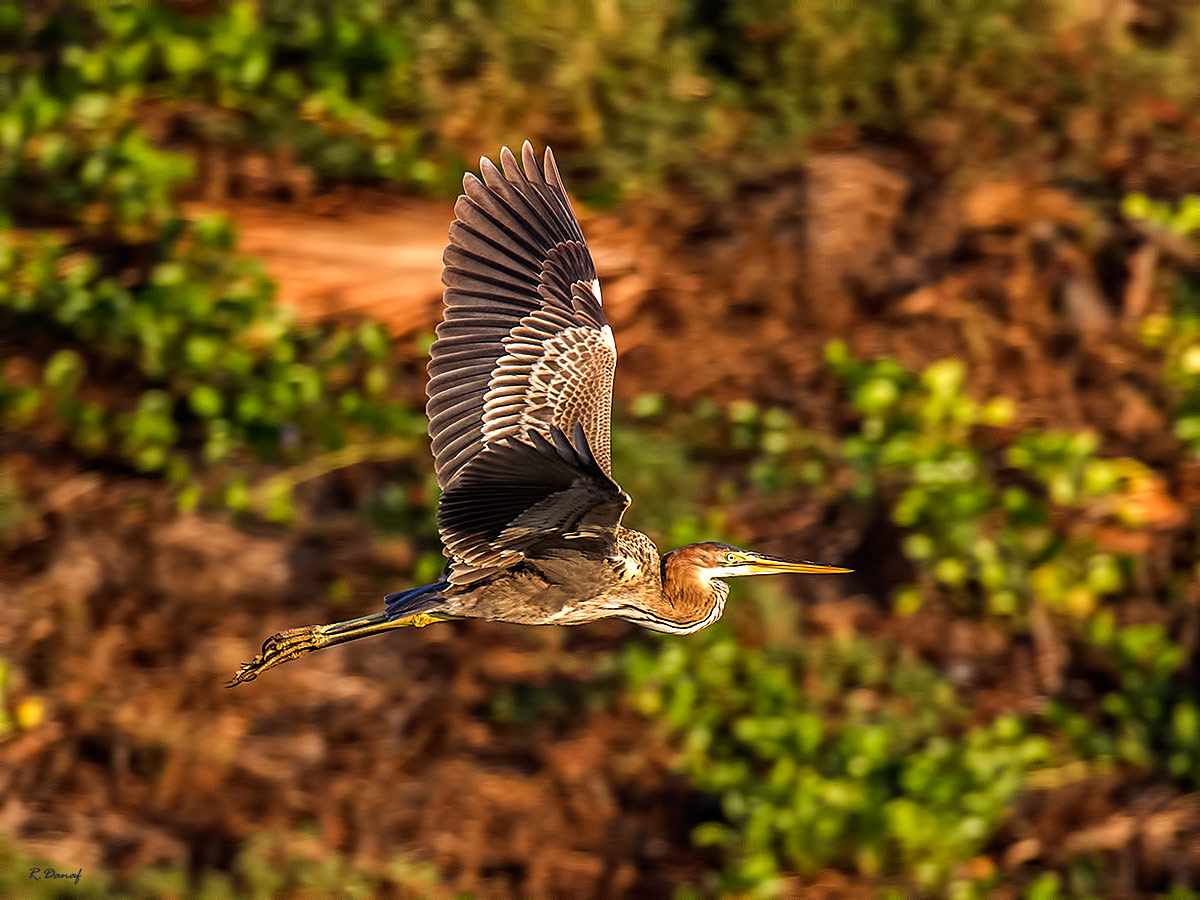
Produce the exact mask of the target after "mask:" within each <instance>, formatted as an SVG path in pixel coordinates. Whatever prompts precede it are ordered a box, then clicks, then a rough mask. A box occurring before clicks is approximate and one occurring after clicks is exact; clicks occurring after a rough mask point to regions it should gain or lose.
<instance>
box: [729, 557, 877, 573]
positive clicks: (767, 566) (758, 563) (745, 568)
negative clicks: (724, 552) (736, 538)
mask: <svg viewBox="0 0 1200 900" xmlns="http://www.w3.org/2000/svg"><path fill="white" fill-rule="evenodd" d="M732 568H734V569H737V570H738V571H734V572H730V574H731V575H783V574H785V573H789V572H790V573H792V574H796V575H846V574H848V573H850V572H853V571H854V570H853V569H847V568H844V567H843V566H825V565H822V564H821V563H815V562H809V561H808V560H805V559H781V558H780V557H777V556H760V555H758V554H755V555H754V556H753V557H752V558H750V559H747V560H746V561H745V562H743V563H737V564H735V565H734V566H733V567H732Z"/></svg>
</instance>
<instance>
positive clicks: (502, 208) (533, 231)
mask: <svg viewBox="0 0 1200 900" xmlns="http://www.w3.org/2000/svg"><path fill="white" fill-rule="evenodd" d="M522 159H523V162H524V171H522V168H521V166H519V165H518V164H517V161H516V159H515V158H514V157H513V155H512V153H511V152H509V150H508V148H507V147H505V148H504V149H503V150H502V151H501V152H500V161H501V165H502V167H503V171H501V170H500V169H497V168H496V167H495V166H494V165H493V164H492V163H491V161H490V160H487V159H483V160H481V162H480V169H481V173H482V175H483V180H482V181H480V179H478V178H476V177H475V176H474V175H470V174H468V175H467V176H465V178H464V179H463V191H464V193H463V195H462V196H461V197H459V198H458V202H457V203H456V204H455V207H454V212H455V221H454V223H453V224H452V225H451V226H450V243H449V245H448V246H447V247H446V252H445V254H444V256H443V262H444V263H445V268H444V270H443V275H442V281H443V283H444V284H445V286H446V290H445V303H446V309H445V315H444V319H443V321H442V323H441V325H439V326H438V329H437V334H438V338H437V341H435V342H434V345H433V348H432V350H431V353H430V361H429V384H428V388H427V391H428V394H429V404H428V407H427V412H428V414H429V436H430V440H431V447H432V450H433V457H434V469H435V470H436V472H437V478H438V485H439V487H440V488H441V490H442V496H441V500H440V502H439V504H438V529H439V531H440V533H441V537H442V543H443V546H444V549H445V551H446V556H447V558H448V560H449V562H448V564H447V566H446V570H445V571H444V572H443V574H442V578H441V580H439V581H437V582H435V583H434V584H429V585H425V586H423V587H419V588H414V589H412V590H409V591H403V592H400V593H397V594H390V595H388V596H387V597H386V598H385V600H386V602H387V607H386V609H385V610H384V611H382V612H377V613H373V614H371V615H368V616H364V617H362V618H359V619H352V620H350V621H348V622H335V623H333V624H330V625H314V626H309V627H307V628H297V629H292V630H291V631H285V632H283V633H281V634H277V635H274V636H272V637H270V638H268V639H267V641H266V642H265V643H264V644H263V648H262V652H261V653H259V655H258V656H257V657H255V659H254V660H253V661H252V662H250V663H248V664H246V665H245V666H242V668H241V669H239V670H238V672H237V674H236V675H234V677H233V679H232V680H231V682H230V683H231V684H240V683H242V682H245V681H252V680H253V679H255V678H256V677H258V675H259V674H261V673H262V672H263V671H265V670H266V669H269V668H272V667H273V666H276V665H279V664H280V663H284V662H287V661H288V660H291V659H295V658H296V657H297V656H300V655H302V654H304V653H308V652H310V651H312V650H317V649H320V648H322V647H328V646H332V645H334V644H340V643H344V642H346V641H350V640H356V639H358V638H360V637H366V636H367V635H370V634H377V633H379V632H381V631H387V630H390V629H393V628H400V627H404V626H411V625H416V626H423V625H428V624H430V623H433V622H438V621H444V620H447V619H458V618H469V619H488V620H491V621H501V622H515V623H520V624H528V625H578V624H582V623H584V622H591V621H595V620H596V619H602V618H610V617H615V618H620V619H625V620H628V621H630V622H636V623H637V624H639V625H642V626H643V627H645V628H650V629H653V630H655V631H665V632H671V633H675V634H687V633H690V632H693V631H697V630H699V629H700V628H703V627H705V626H706V625H709V624H711V623H712V622H715V621H716V620H717V619H718V618H719V617H720V615H721V612H722V611H723V610H724V608H725V598H726V596H727V594H728V592H729V587H728V585H727V584H726V583H725V582H724V581H723V580H721V579H722V578H727V577H733V576H737V575H761V574H769V573H772V572H801V573H812V574H818V573H834V572H847V571H849V570H848V569H842V568H838V567H834V566H823V565H818V564H816V563H810V562H805V561H802V560H790V559H782V558H779V557H772V556H766V555H764V554H761V553H755V552H753V551H747V550H739V549H738V548H736V547H730V546H728V545H727V544H717V543H703V544H692V545H690V546H687V547H683V548H681V549H679V550H676V551H674V552H672V553H668V554H667V555H666V556H664V557H661V558H660V557H659V554H658V550H657V548H656V547H655V546H654V542H653V541H651V540H650V538H648V537H647V536H646V535H644V534H641V533H640V532H637V531H633V530H631V529H628V528H625V527H624V526H622V525H621V517H622V516H623V515H624V512H625V509H626V507H628V505H629V495H628V494H626V493H625V492H624V491H623V490H621V488H620V486H619V485H618V484H617V483H616V481H614V480H613V476H612V465H611V461H610V452H609V422H610V409H611V405H612V384H613V373H614V372H615V370H616V363H617V349H616V343H615V342H614V340H613V334H612V329H611V328H610V327H609V325H608V322H607V320H606V319H605V317H604V309H603V304H602V300H601V294H600V284H599V281H598V280H597V278H596V270H595V267H594V266H593V264H592V258H591V255H590V254H589V253H588V249H587V242H586V241H585V240H584V237H583V233H582V231H580V228H579V223H578V221H577V220H576V219H575V215H574V213H573V212H572V211H571V204H570V201H569V200H568V199H567V193H566V191H565V190H564V189H563V185H562V180H561V178H560V177H559V174H558V168H557V167H556V166H555V163H554V155H553V154H552V153H551V152H550V149H549V148H547V149H546V155H545V161H544V165H543V166H542V167H539V166H538V163H537V159H536V157H535V156H534V153H533V148H532V147H531V146H530V145H529V143H528V142H526V144H525V145H524V147H523V148H522Z"/></svg>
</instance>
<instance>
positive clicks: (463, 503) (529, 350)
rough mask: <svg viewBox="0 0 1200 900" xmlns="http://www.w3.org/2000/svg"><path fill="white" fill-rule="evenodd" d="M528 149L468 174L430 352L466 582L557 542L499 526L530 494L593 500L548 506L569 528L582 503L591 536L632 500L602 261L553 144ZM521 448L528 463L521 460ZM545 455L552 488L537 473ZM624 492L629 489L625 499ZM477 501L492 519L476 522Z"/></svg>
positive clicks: (455, 576)
mask: <svg viewBox="0 0 1200 900" xmlns="http://www.w3.org/2000/svg"><path fill="white" fill-rule="evenodd" d="M522 160H523V163H524V171H522V169H521V167H520V166H518V164H517V161H516V158H515V157H514V156H513V155H512V153H511V152H510V151H509V150H508V148H504V150H502V151H501V154H500V161H501V165H502V167H503V172H501V170H500V169H497V168H496V167H495V166H494V165H493V164H492V163H491V162H490V161H489V160H487V159H484V160H482V161H481V163H480V168H481V172H482V175H483V180H482V181H480V180H479V179H478V178H475V177H474V176H473V175H467V176H466V177H465V178H464V179H463V190H464V194H463V195H462V196H461V197H459V199H458V202H457V204H456V205H455V208H454V211H455V217H456V218H455V222H454V223H453V224H452V225H451V227H450V243H449V245H448V246H447V248H446V251H445V254H444V256H443V261H444V263H445V268H444V270H443V274H442V281H443V283H444V284H445V286H446V290H445V303H446V310H445V315H444V319H443V321H442V323H441V325H439V326H438V331H437V333H438V339H437V341H436V342H435V343H434V345H433V348H432V350H431V354H430V355H431V358H430V362H429V376H430V378H429V386H428V393H429V404H428V408H427V409H428V414H429V434H430V438H431V440H432V446H433V453H434V466H435V469H436V471H437V477H438V484H439V485H440V486H441V488H442V491H443V502H442V504H441V506H440V507H439V525H440V528H441V532H442V539H443V542H444V543H445V546H446V550H447V553H448V555H450V556H451V570H452V573H451V577H452V580H455V581H458V582H462V581H470V580H476V579H477V578H479V577H483V576H484V575H485V574H489V573H491V572H494V571H496V570H497V568H498V567H499V568H504V567H506V566H508V565H511V564H513V563H514V562H515V561H517V560H518V559H520V558H521V556H522V555H523V554H525V553H527V552H530V548H533V547H538V546H543V545H545V543H546V542H545V540H542V539H540V538H539V539H537V540H533V539H531V540H526V541H525V542H524V544H523V545H522V546H520V547H519V546H517V545H518V544H520V543H521V542H514V541H513V540H511V536H512V532H509V533H508V537H509V539H508V540H502V537H501V536H502V534H503V533H504V529H503V528H500V529H499V530H497V528H496V525H497V522H496V518H497V516H499V515H502V514H503V515H510V514H511V515H512V516H513V519H514V520H516V519H519V518H520V517H521V516H522V515H524V514H525V513H526V512H528V510H524V509H522V508H520V501H519V498H520V497H522V496H524V497H526V498H527V499H528V500H529V501H530V502H531V503H535V504H536V503H544V502H546V501H547V500H548V498H549V497H550V496H551V495H557V496H558V500H557V501H556V502H559V503H562V502H565V501H566V500H568V499H569V500H570V502H571V503H586V502H591V501H594V502H595V503H596V504H597V506H598V508H600V509H601V510H602V511H601V512H599V513H597V516H598V518H597V516H593V517H591V518H589V517H588V515H587V511H586V510H585V511H583V512H579V511H577V512H576V513H572V514H571V515H565V517H564V518H562V521H558V520H556V519H555V517H554V516H550V517H542V518H540V519H537V521H538V527H539V528H540V529H542V531H543V532H545V533H546V534H549V533H550V531H551V530H552V529H553V528H561V529H568V531H564V532H563V533H564V534H566V533H573V532H570V531H569V529H570V528H571V527H572V526H570V524H569V522H570V520H571V519H572V517H573V516H581V517H583V518H585V519H587V521H588V523H589V526H588V527H589V531H588V534H589V535H590V537H589V540H590V541H592V543H593V544H594V543H595V540H596V535H598V534H602V533H603V532H604V528H605V527H608V528H609V530H611V529H615V528H616V526H617V524H618V523H619V521H620V515H621V512H622V511H623V510H624V505H625V503H627V502H628V498H627V497H626V496H625V495H624V492H623V491H621V490H620V488H619V487H617V486H616V484H615V482H613V481H612V473H611V461H610V450H609V429H610V415H611V413H610V409H611V405H612V382H613V373H614V371H615V369H616V361H617V352H616V344H615V343H614V341H613V337H612V329H611V328H609V326H608V323H607V321H606V320H605V317H604V311H603V307H602V305H601V296H600V286H599V282H598V281H597V279H596V270H595V267H594V265H593V264H592V259H591V256H590V254H589V253H588V249H587V244H586V242H585V241H584V238H583V233H582V231H581V230H580V228H579V223H578V222H577V221H576V219H575V215H574V213H573V212H572V211H571V206H570V202H569V201H568V199H567V195H566V191H565V190H564V189H563V185H562V179H561V178H560V176H559V174H558V169H557V166H556V165H555V163H554V156H553V154H552V153H551V152H550V150H549V148H547V150H546V155H545V161H544V166H543V167H539V166H538V163H537V159H536V157H535V156H534V153H533V148H532V147H531V146H530V145H529V143H528V142H527V143H526V144H525V145H524V147H523V148H522ZM568 435H572V436H573V440H569V439H568V438H567V436H568ZM522 447H524V448H533V451H535V452H533V453H532V454H531V452H530V451H528V450H525V449H521V448H522ZM514 448H516V449H514ZM548 448H553V453H552V452H551V450H550V449H548ZM565 448H571V449H570V451H569V452H568V450H567V449H565ZM514 454H516V455H518V456H521V457H522V459H521V462H522V465H520V466H515V465H514V464H513V455H514ZM551 456H553V457H554V459H555V460H557V462H556V463H550V462H549V460H550V458H551ZM539 458H540V463H539V462H538V460H539ZM501 459H503V460H504V461H506V464H505V465H501V464H500V461H501ZM539 464H540V465H542V467H543V469H542V470H543V471H544V472H545V473H546V476H547V478H548V479H549V482H550V483H551V485H552V486H553V488H554V490H552V491H548V492H546V491H541V488H539V487H538V486H537V485H535V484H532V483H530V482H529V479H530V478H531V477H533V475H534V474H535V473H536V472H537V470H538V468H537V467H538V465H539ZM572 465H574V466H576V467H577V468H578V469H579V471H578V473H577V474H578V476H579V478H581V479H582V481H581V482H580V484H578V485H575V487H574V488H571V487H570V486H569V485H567V484H566V482H564V480H563V479H564V478H565V474H564V470H563V469H562V467H563V466H568V467H569V466H572ZM468 473H469V477H468ZM518 476H519V477H520V478H522V479H525V481H524V482H523V484H522V489H523V491H524V493H522V491H514V490H512V489H511V487H512V486H511V485H509V486H508V487H505V486H504V484H503V482H504V479H506V478H507V479H512V478H514V477H518ZM597 485H598V486H599V487H597ZM543 487H544V486H543ZM571 490H574V491H575V493H570V491H571ZM539 491H541V493H539ZM497 492H499V493H497ZM614 492H615V493H614ZM543 494H544V495H543ZM500 495H503V502H500V501H499V500H498V499H497V498H498V497H499V496H500ZM616 496H620V497H624V498H625V499H624V501H623V502H621V503H614V502H613V498H614V497H616ZM472 497H474V498H475V499H474V501H472V500H471V498H472ZM535 497H536V498H537V499H534V498H535ZM448 498H449V500H450V502H449V503H448ZM589 498H590V499H589ZM489 503H490V504H492V505H491V506H490V507H488V506H487V504H489ZM514 504H516V505H514ZM618 506H619V507H620V509H619V510H618V509H617V507H618ZM448 509H452V513H451V512H448V511H447V510H448ZM472 510H473V511H474V513H472ZM501 510H503V513H502V512H501ZM473 514H474V515H475V517H476V518H475V521H476V522H477V523H479V522H485V523H487V524H486V525H479V526H478V527H474V528H473V526H472V525H471V522H472V515H473ZM535 518H536V517H535ZM609 520H611V523H610V524H605V523H609ZM522 521H526V522H528V517H527V518H526V519H525V520H522ZM602 526H603V527H602ZM521 527H522V528H528V525H527V524H526V525H522V526H521ZM472 529H473V530H472ZM497 542H499V543H497ZM500 544H503V546H502V547H501V546H500ZM497 548H499V549H497ZM501 550H502V551H503V553H501V552H500V551H501Z"/></svg>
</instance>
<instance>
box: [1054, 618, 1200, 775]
mask: <svg viewBox="0 0 1200 900" xmlns="http://www.w3.org/2000/svg"><path fill="white" fill-rule="evenodd" d="M1086 638H1087V641H1088V644H1089V645H1090V647H1091V648H1093V652H1096V653H1097V654H1098V655H1099V656H1100V657H1101V658H1102V659H1103V660H1104V664H1105V667H1106V668H1108V669H1109V670H1110V671H1111V673H1112V675H1113V676H1115V685H1114V688H1113V689H1112V690H1109V691H1106V692H1105V693H1104V694H1103V696H1102V697H1101V699H1100V704H1099V709H1098V710H1094V711H1088V712H1082V711H1079V710H1077V709H1075V708H1073V706H1072V705H1071V704H1069V703H1067V702H1065V701H1063V700H1057V699H1056V700H1055V701H1053V702H1052V704H1051V705H1050V708H1049V710H1048V716H1049V718H1050V720H1051V721H1053V722H1054V723H1055V724H1056V725H1057V727H1058V728H1060V729H1061V730H1062V732H1063V733H1064V734H1065V735H1067V737H1069V738H1070V740H1071V742H1072V743H1073V745H1074V746H1075V748H1076V750H1077V752H1078V753H1079V754H1080V755H1081V756H1082V757H1083V758H1085V759H1089V760H1094V761H1097V762H1099V763H1101V764H1105V763H1107V764H1116V763H1120V764H1124V765H1128V766H1132V767H1134V768H1137V769H1142V770H1155V771H1159V772H1164V773H1166V774H1168V775H1170V776H1171V777H1173V778H1176V779H1179V780H1180V781H1181V782H1183V783H1185V784H1187V785H1189V786H1190V787H1191V789H1192V790H1196V789H1197V788H1200V698H1198V697H1197V694H1196V691H1195V689H1194V687H1189V686H1188V685H1187V679H1186V670H1187V659H1186V656H1185V653H1184V650H1183V648H1182V647H1180V646H1179V645H1178V644H1177V643H1175V642H1173V641H1172V640H1171V639H1170V637H1169V636H1168V634H1167V632H1166V630H1165V629H1164V628H1163V627H1162V626H1161V625H1131V626H1127V627H1125V628H1117V627H1116V625H1115V624H1114V621H1113V617H1112V615H1111V613H1109V612H1108V611H1104V612H1101V613H1100V614H1099V615H1097V616H1096V617H1095V619H1094V620H1093V621H1092V622H1091V623H1090V625H1089V628H1088V629H1087V633H1086ZM1089 712H1090V714H1089Z"/></svg>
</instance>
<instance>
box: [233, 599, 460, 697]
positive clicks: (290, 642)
mask: <svg viewBox="0 0 1200 900" xmlns="http://www.w3.org/2000/svg"><path fill="white" fill-rule="evenodd" d="M446 618H448V617H446V616H439V615H437V614H436V613H425V612H422V613H416V614H414V615H411V616H405V617H404V618H401V619H393V620H391V621H388V617H387V613H383V612H378V613H372V614H371V615H369V616H363V617H362V618H359V619H350V620H348V621H346V622H332V623H330V624H328V625H309V626H306V627H304V628H292V629H289V630H288V631H281V632H279V634H273V635H271V637H269V638H267V639H266V640H265V641H263V645H262V650H261V651H260V652H259V654H258V656H256V657H254V659H252V660H251V661H250V662H248V663H246V664H245V665H244V666H242V667H241V668H240V669H238V670H237V672H236V673H234V676H233V677H232V678H230V679H229V681H228V682H227V683H226V685H225V686H226V687H233V686H234V685H237V684H245V683H246V682H247V681H253V680H254V679H255V678H257V677H258V676H259V675H261V674H262V673H263V672H265V671H267V669H273V668H274V667H275V666H278V665H282V664H283V663H285V662H291V661H292V660H293V659H296V658H297V657H300V656H303V655H304V654H306V653H311V652H312V651H314V650H323V649H324V648H325V647H333V646H334V645H336V644H344V643H346V642H347V641H356V640H358V639H359V638H364V637H369V636H371V635H373V634H380V633H382V632H384V631H390V630H392V629H393V628H408V627H417V628H422V627H424V626H426V625H430V624H432V623H434V622H444V621H445V620H446Z"/></svg>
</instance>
